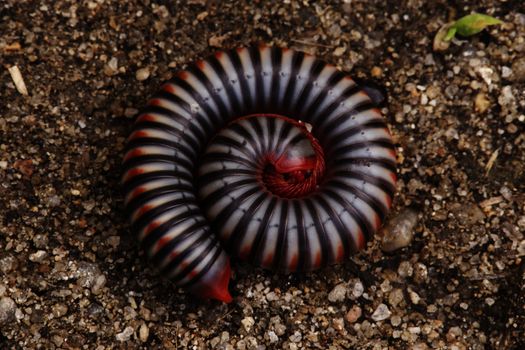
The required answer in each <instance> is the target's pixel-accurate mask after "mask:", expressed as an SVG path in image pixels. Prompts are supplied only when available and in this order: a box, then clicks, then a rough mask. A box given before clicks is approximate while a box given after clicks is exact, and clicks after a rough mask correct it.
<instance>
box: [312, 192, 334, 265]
mask: <svg viewBox="0 0 525 350" xmlns="http://www.w3.org/2000/svg"><path fill="white" fill-rule="evenodd" d="M304 204H305V205H306V208H307V209H308V212H309V213H310V216H311V218H312V222H313V224H314V226H315V230H316V231H317V236H318V237H319V245H320V246H321V261H320V263H319V266H313V267H314V268H318V267H322V266H326V265H327V264H331V263H333V262H334V261H335V257H334V254H333V250H332V248H331V243H332V242H330V241H329V239H328V237H329V236H328V234H327V233H326V231H325V229H324V225H323V222H322V220H321V218H320V217H319V213H318V212H317V210H316V208H315V205H314V204H313V202H312V198H305V200H304ZM313 263H314V265H315V264H316V263H317V262H316V261H314V262H313Z"/></svg>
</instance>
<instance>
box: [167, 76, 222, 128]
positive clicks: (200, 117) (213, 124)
mask: <svg viewBox="0 0 525 350" xmlns="http://www.w3.org/2000/svg"><path fill="white" fill-rule="evenodd" d="M188 74H189V73H188ZM170 83H172V84H173V85H175V86H176V87H177V88H181V89H182V90H184V91H185V92H186V93H187V94H188V95H190V96H191V97H192V98H193V99H194V100H195V101H196V102H197V103H198V104H199V107H200V108H202V109H203V110H204V112H205V114H203V113H196V114H195V118H194V119H195V120H196V121H198V122H199V123H200V125H202V126H203V129H204V130H206V133H207V135H211V134H212V132H214V131H215V130H216V129H217V126H218V125H221V124H222V122H223V121H222V119H221V116H220V115H218V114H217V113H215V111H214V110H213V108H211V107H210V105H209V104H208V103H207V101H205V100H204V97H203V96H202V95H201V94H200V93H199V92H198V91H197V90H195V89H194V88H193V87H192V86H191V85H190V84H189V83H188V82H187V81H185V80H184V79H181V78H179V77H175V78H173V79H172V80H171V81H170Z"/></svg>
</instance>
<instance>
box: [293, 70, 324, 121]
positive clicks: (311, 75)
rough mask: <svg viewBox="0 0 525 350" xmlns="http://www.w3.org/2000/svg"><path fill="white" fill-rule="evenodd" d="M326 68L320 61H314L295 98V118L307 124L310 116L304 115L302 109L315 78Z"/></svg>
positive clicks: (308, 97) (307, 99)
mask: <svg viewBox="0 0 525 350" xmlns="http://www.w3.org/2000/svg"><path fill="white" fill-rule="evenodd" d="M324 67H326V63H324V62H322V61H318V60H315V61H314V62H313V64H312V66H311V67H310V71H309V72H308V77H307V81H306V82H305V83H304V87H303V91H301V93H300V94H299V97H298V98H297V102H296V104H295V106H294V109H295V110H297V111H298V114H299V115H298V116H297V118H300V119H301V120H304V121H307V122H309V121H310V120H311V116H310V115H307V114H304V112H303V111H304V109H305V107H306V105H307V104H308V101H309V100H310V93H311V92H312V89H313V87H314V83H315V82H316V80H317V78H318V77H319V74H321V71H322V70H323V69H324Z"/></svg>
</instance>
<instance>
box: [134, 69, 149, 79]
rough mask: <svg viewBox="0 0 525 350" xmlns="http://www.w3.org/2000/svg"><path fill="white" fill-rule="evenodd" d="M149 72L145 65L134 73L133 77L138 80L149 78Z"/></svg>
mask: <svg viewBox="0 0 525 350" xmlns="http://www.w3.org/2000/svg"><path fill="white" fill-rule="evenodd" d="M149 74H150V71H149V68H147V67H146V68H140V69H138V70H137V72H136V73H135V78H136V79H137V80H138V81H144V80H146V79H148V78H149Z"/></svg>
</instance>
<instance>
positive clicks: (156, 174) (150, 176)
mask: <svg viewBox="0 0 525 350" xmlns="http://www.w3.org/2000/svg"><path fill="white" fill-rule="evenodd" d="M174 177H175V178H181V179H184V180H187V181H192V178H191V177H190V176H188V175H187V174H184V173H181V172H177V171H167V170H162V171H153V172H148V173H144V174H140V175H135V176H134V177H132V178H131V179H129V180H128V181H126V182H125V183H124V184H123V190H124V192H126V194H127V193H129V192H132V191H134V190H135V189H136V188H138V187H140V186H141V185H144V184H147V183H149V182H150V181H155V180H159V179H173V178H174Z"/></svg>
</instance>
